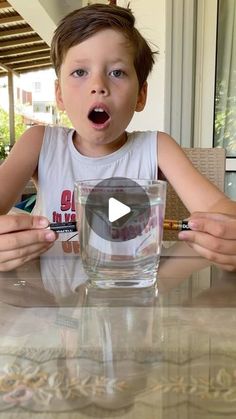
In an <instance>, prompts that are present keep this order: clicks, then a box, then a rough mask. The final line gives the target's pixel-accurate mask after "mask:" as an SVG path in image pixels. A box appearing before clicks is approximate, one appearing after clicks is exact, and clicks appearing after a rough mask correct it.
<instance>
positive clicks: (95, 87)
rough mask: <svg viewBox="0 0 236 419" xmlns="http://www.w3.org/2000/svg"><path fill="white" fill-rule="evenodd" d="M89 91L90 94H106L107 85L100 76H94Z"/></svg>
mask: <svg viewBox="0 0 236 419" xmlns="http://www.w3.org/2000/svg"><path fill="white" fill-rule="evenodd" d="M91 93H92V94H96V93H97V94H99V95H103V96H106V95H108V87H107V85H106V83H105V81H104V80H103V79H102V78H100V77H99V78H96V80H94V82H93V83H92V86H91Z"/></svg>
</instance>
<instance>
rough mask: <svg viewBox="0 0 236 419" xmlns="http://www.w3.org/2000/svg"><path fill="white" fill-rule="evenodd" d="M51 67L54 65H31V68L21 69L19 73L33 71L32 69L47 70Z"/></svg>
mask: <svg viewBox="0 0 236 419" xmlns="http://www.w3.org/2000/svg"><path fill="white" fill-rule="evenodd" d="M49 68H52V66H51V65H46V64H45V65H41V66H36V67H35V66H32V67H29V68H25V69H22V70H20V71H19V73H20V74H24V73H29V72H31V71H39V70H47V69H49Z"/></svg>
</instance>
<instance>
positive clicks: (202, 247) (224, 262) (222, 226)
mask: <svg viewBox="0 0 236 419" xmlns="http://www.w3.org/2000/svg"><path fill="white" fill-rule="evenodd" d="M188 224H189V227H190V228H191V230H192V231H181V232H180V233H179V235H178V237H179V239H180V240H184V241H186V242H187V243H188V244H189V246H191V247H192V248H193V249H194V250H196V252H198V253H199V255H201V256H203V257H204V258H206V259H208V260H210V261H211V262H213V263H214V264H217V265H220V267H221V268H222V269H224V270H227V271H236V217H235V216H233V215H226V214H219V213H210V212H195V213H193V214H191V216H190V217H189V220H188Z"/></svg>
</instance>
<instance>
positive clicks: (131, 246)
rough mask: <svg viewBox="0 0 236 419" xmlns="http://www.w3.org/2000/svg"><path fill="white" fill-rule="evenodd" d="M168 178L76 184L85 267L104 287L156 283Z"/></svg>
mask: <svg viewBox="0 0 236 419" xmlns="http://www.w3.org/2000/svg"><path fill="white" fill-rule="evenodd" d="M165 202H166V182H164V181H159V180H143V179H127V178H118V177H114V178H109V179H104V180H99V179H98V180H84V181H77V182H76V183H75V204H76V215H77V223H78V230H79V241H80V252H81V258H82V262H83V267H84V270H85V272H86V274H87V275H88V278H89V281H90V282H91V284H92V285H94V286H98V287H136V288H138V287H148V286H152V285H154V284H155V283H156V279H157V270H158V265H159V259H160V252H161V243H162V234H163V221H164V214H165Z"/></svg>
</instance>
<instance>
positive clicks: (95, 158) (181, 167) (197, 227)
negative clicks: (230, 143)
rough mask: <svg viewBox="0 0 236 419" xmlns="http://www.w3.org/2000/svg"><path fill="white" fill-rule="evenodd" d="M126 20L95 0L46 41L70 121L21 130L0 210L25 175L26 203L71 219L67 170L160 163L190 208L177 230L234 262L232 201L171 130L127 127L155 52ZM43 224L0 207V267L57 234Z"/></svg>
mask: <svg viewBox="0 0 236 419" xmlns="http://www.w3.org/2000/svg"><path fill="white" fill-rule="evenodd" d="M134 23H135V19H134V17H133V15H132V13H131V11H130V10H129V9H124V8H122V7H118V6H111V5H110V6H108V5H102V4H97V5H91V6H87V7H84V8H82V9H79V10H76V11H74V12H72V13H70V14H69V15H68V16H66V17H65V18H64V19H62V21H61V23H60V24H59V26H58V28H57V30H56V31H55V34H54V38H53V41H52V61H53V64H54V67H55V70H56V74H57V77H58V80H57V82H56V100H57V105H58V107H59V109H61V110H66V112H67V114H68V116H69V118H70V120H71V122H72V125H73V127H74V129H71V130H69V129H66V128H60V127H46V128H45V127H43V126H36V127H33V128H30V129H29V130H28V131H26V132H25V133H24V134H23V135H22V137H21V139H20V140H19V141H17V143H16V144H15V146H14V147H13V149H12V151H11V153H10V155H9V157H8V159H7V160H6V162H5V163H4V164H3V165H2V166H1V167H0V196H1V204H0V211H1V213H2V214H5V213H7V212H8V211H9V209H10V208H11V207H12V205H13V203H14V200H15V199H16V196H17V195H18V194H19V191H21V190H23V188H24V186H25V184H26V183H27V181H28V180H29V179H30V178H31V177H33V179H34V181H35V183H36V184H37V186H38V194H37V202H36V207H35V211H34V213H35V214H42V215H44V216H45V217H47V218H48V219H49V220H50V221H51V222H53V221H70V220H73V219H74V216H75V215H74V214H75V213H74V210H75V208H74V201H73V185H74V180H79V179H92V178H93V179H101V178H107V177H112V176H123V177H130V178H156V177H157V171H158V167H159V168H160V170H161V171H162V172H163V174H164V175H165V176H166V178H167V179H168V181H169V182H170V183H171V184H172V185H173V187H174V188H175V190H176V192H177V193H178V195H179V196H180V198H181V199H182V201H183V202H184V204H185V205H186V207H187V208H188V210H189V211H190V213H193V212H196V211H197V212H198V213H194V214H192V215H191V217H190V221H189V225H190V227H191V229H192V231H187V232H186V231H185V232H181V233H179V238H180V239H181V240H186V241H187V242H188V243H189V245H190V246H192V247H193V248H194V249H195V250H197V251H198V253H199V254H200V255H202V256H204V257H206V258H208V259H209V260H211V261H213V262H214V263H217V264H220V265H222V266H223V268H224V269H227V270H234V269H235V270H236V218H235V216H234V214H236V203H234V202H232V201H230V200H229V199H228V198H227V197H226V196H225V195H224V194H223V193H221V192H220V191H219V190H218V189H217V188H216V187H215V186H213V185H212V184H211V183H210V182H209V181H207V180H206V179H205V178H204V177H202V176H201V174H199V173H198V171H197V170H196V169H194V168H193V166H192V164H191V163H190V161H189V160H188V159H187V158H186V156H185V154H184V153H183V151H182V150H181V148H180V147H179V146H178V145H177V144H176V143H175V141H174V140H173V139H172V138H171V137H170V136H169V135H167V134H165V133H160V132H159V133H155V132H137V133H131V134H129V133H127V132H126V127H127V126H128V124H129V122H130V120H131V118H132V116H133V114H134V112H135V111H136V112H141V111H142V110H143V109H144V106H145V102H146V96H147V81H146V80H147V77H148V74H149V73H150V71H151V69H152V66H153V62H154V59H153V55H154V53H153V52H152V51H151V49H150V47H149V45H148V44H147V42H146V41H145V40H144V38H143V37H142V36H141V34H140V33H139V32H138V31H137V30H136V29H135V27H134ZM6 184H7V188H6ZM40 223H41V224H40ZM46 225H48V221H47V220H46V219H45V218H37V217H34V216H28V217H27V216H21V217H16V216H10V215H8V216H3V217H1V218H0V233H2V235H1V236H0V269H1V270H9V269H13V268H14V267H15V266H17V265H19V264H21V263H23V262H25V261H26V260H29V259H31V258H33V257H35V256H36V255H38V254H39V253H41V252H43V251H45V250H46V249H47V248H48V247H50V245H51V244H52V243H53V242H54V240H55V239H56V235H55V234H54V233H53V232H52V231H49V230H46V229H44V227H45V226H46ZM16 231H17V233H15V232H16ZM12 232H14V233H12Z"/></svg>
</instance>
